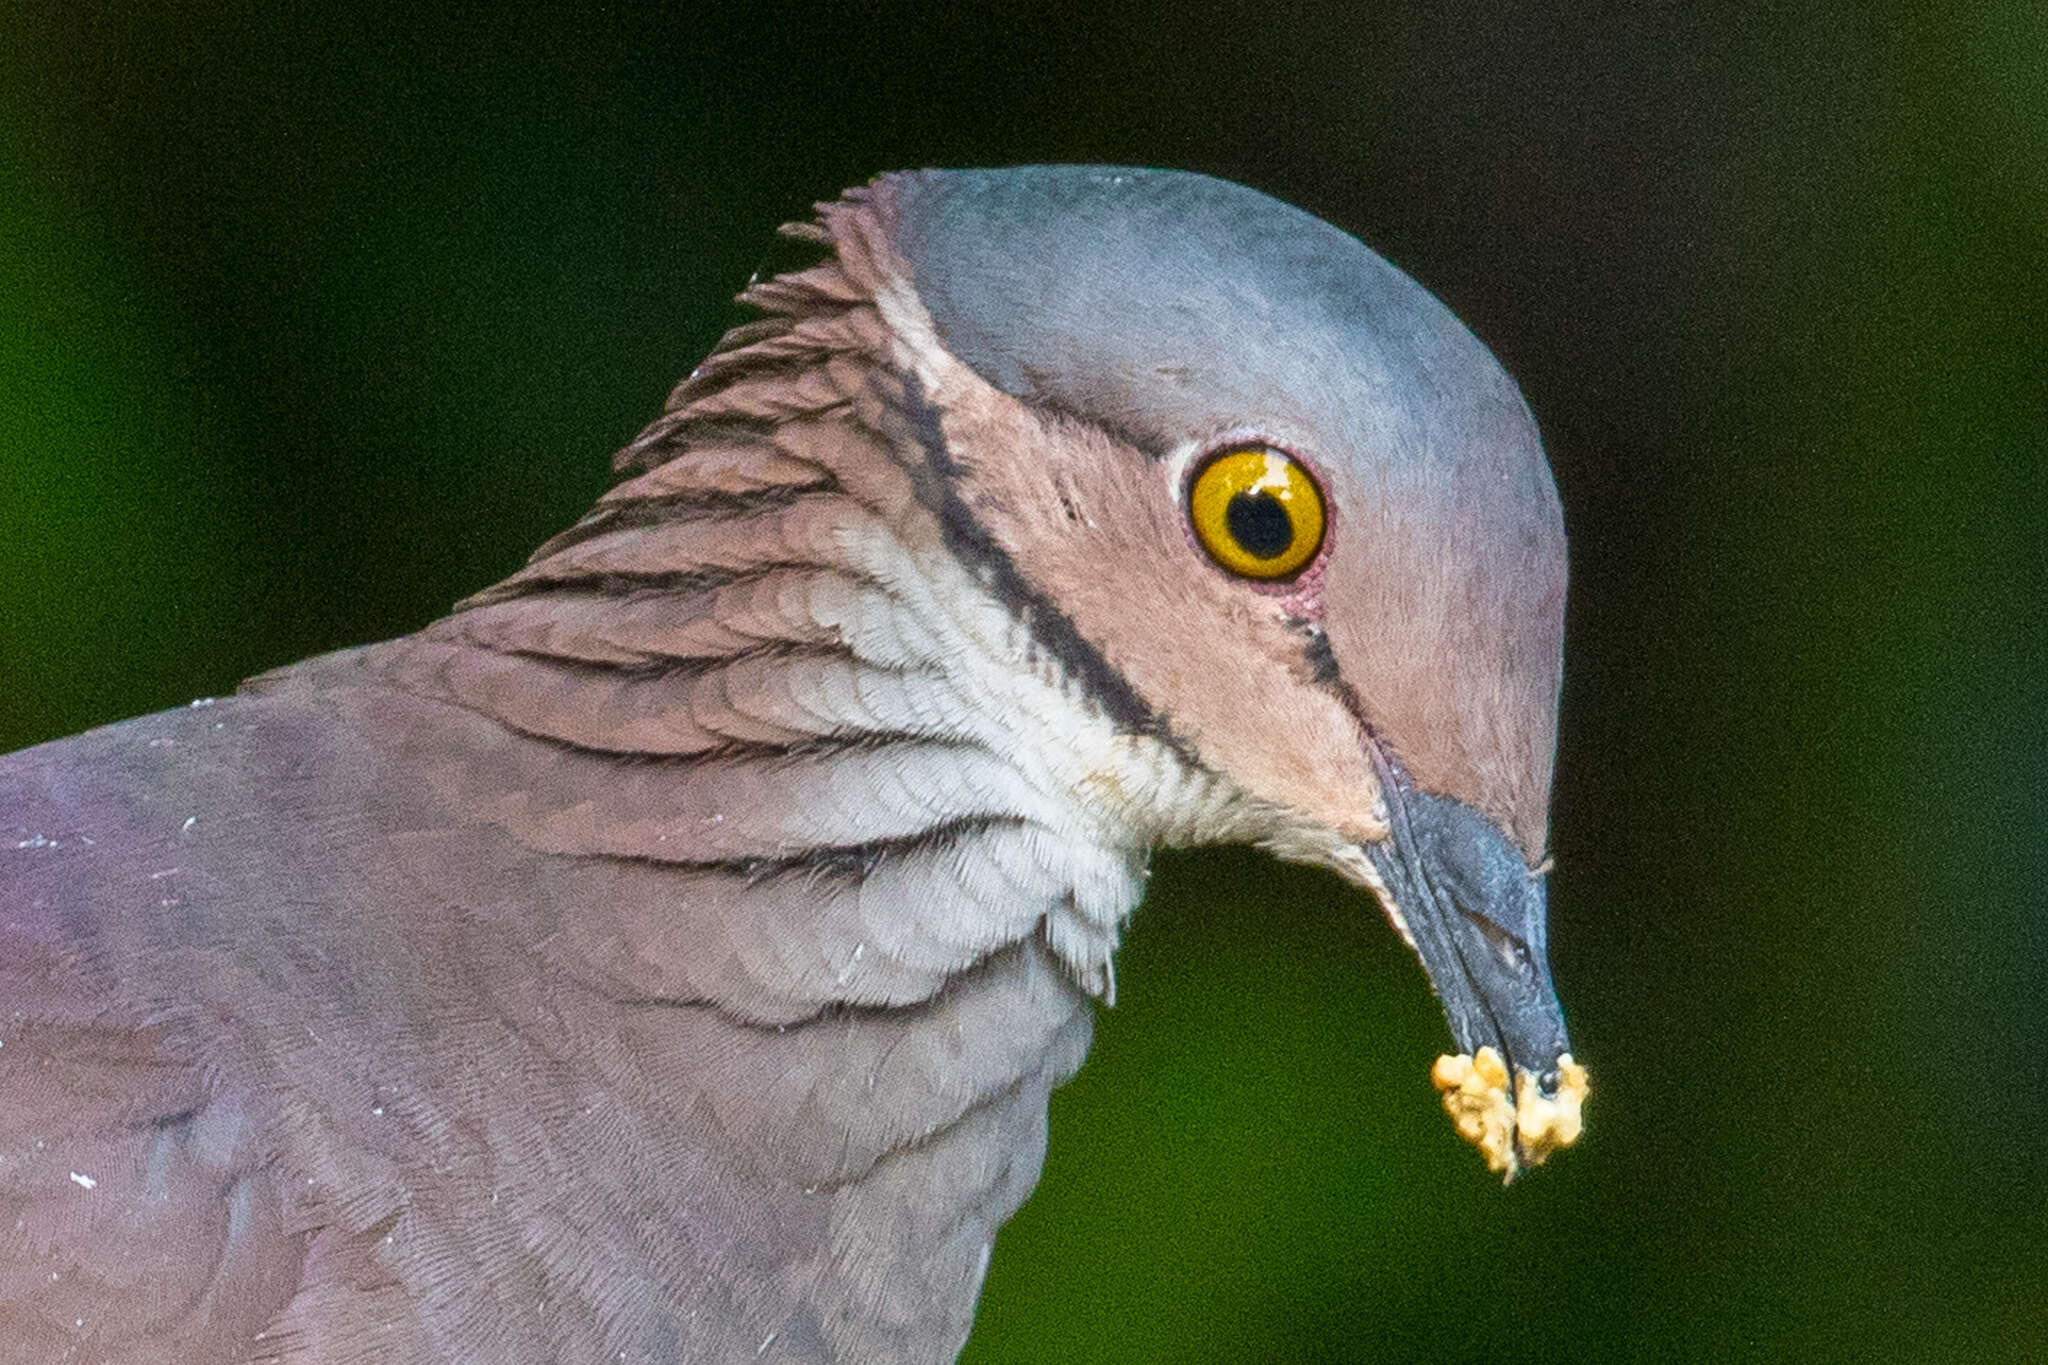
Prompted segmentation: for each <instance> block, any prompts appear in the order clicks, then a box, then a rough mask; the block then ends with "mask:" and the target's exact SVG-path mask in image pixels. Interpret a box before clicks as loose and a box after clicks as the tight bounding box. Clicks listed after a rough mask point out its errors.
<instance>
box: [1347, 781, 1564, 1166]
mask: <svg viewBox="0 0 2048 1365" xmlns="http://www.w3.org/2000/svg"><path fill="white" fill-rule="evenodd" d="M1382 775H1383V777H1386V778H1391V779H1392V781H1390V782H1387V783H1385V784H1384V786H1383V790H1384V791H1385V793H1386V797H1387V807H1388V815H1389V824H1390V825H1391V826H1392V831H1391V833H1390V835H1389V836H1388V837H1387V838H1385V839H1382V840H1379V841H1376V842H1374V843H1370V844H1366V845H1363V846H1361V847H1360V848H1359V849H1358V854H1357V856H1356V858H1355V860H1347V861H1351V862H1352V867H1351V868H1350V869H1348V870H1349V871H1351V873H1352V875H1353V877H1354V879H1355V880H1358V881H1361V882H1364V883H1365V884H1366V885H1368V886H1370V887H1371V888H1372V890H1373V891H1374V893H1375V894H1376V895H1378V897H1379V899H1380V903H1381V904H1382V905H1383V906H1384V907H1385V908H1386V911H1387V915H1388V917H1389V918H1390V919H1392V920H1393V922H1394V927H1395V928H1396V929H1397V930H1399V931H1400V933H1401V936H1402V937H1403V938H1405V939H1406V940H1407V941H1408V944H1409V946H1410V947H1412V948H1414V949H1415V952H1416V955H1417V956H1419V957H1420V958H1421V959H1422V966H1423V970H1425V971H1427V972H1428V973H1429V979H1430V983H1431V985H1433V986H1434V987H1435V988H1436V993H1437V996H1438V998H1439V999H1441V1000H1442V1001H1443V1006H1444V1013H1445V1014H1446V1015H1447V1016H1449V1019H1450V1025H1451V1036H1452V1037H1453V1038H1455V1039H1456V1040H1457V1044H1458V1048H1459V1050H1460V1055H1457V1056H1445V1057H1439V1058H1438V1059H1437V1063H1436V1067H1435V1068H1434V1070H1433V1072H1432V1079H1433V1080H1434V1081H1435V1083H1436V1086H1437V1088H1438V1089H1439V1090H1440V1091H1442V1092H1443V1094H1444V1109H1445V1111H1446V1112H1447V1113H1449V1114H1450V1116H1451V1120H1452V1122H1453V1123H1454V1124H1455V1125H1456V1127H1457V1129H1458V1132H1459V1134H1460V1135H1461V1136H1463V1137H1464V1138H1465V1139H1466V1140H1467V1141H1468V1142H1471V1143H1473V1144H1474V1145H1475V1146H1477V1147H1478V1148H1479V1150H1480V1152H1481V1153H1482V1154H1483V1155H1484V1156H1485V1157H1486V1161H1487V1165H1488V1166H1489V1167H1491V1168H1492V1169H1493V1170H1495V1171H1497V1172H1499V1173H1500V1174H1501V1175H1502V1176H1503V1177H1504V1178H1505V1179H1506V1180H1513V1179H1514V1177H1515V1175H1516V1173H1517V1172H1518V1171H1520V1170H1521V1169H1522V1168H1523V1167H1525V1166H1534V1165H1538V1164H1540V1163H1541V1162H1542V1161H1543V1160H1544V1158H1545V1157H1547V1156H1549V1154H1550V1153H1551V1152H1553V1151H1555V1150H1556V1149H1557V1148H1559V1147H1565V1146H1569V1145H1570V1144H1571V1143H1572V1142H1573V1141H1574V1140H1575V1139H1577V1137H1578V1135H1579V1129H1580V1126H1581V1125H1580V1106H1581V1105H1582V1103H1583V1102H1584V1100H1585V1096H1586V1090H1587V1085H1586V1069H1585V1068H1584V1067H1583V1066H1580V1065H1578V1064H1577V1063H1576V1062H1574V1061H1573V1060H1572V1055H1571V1041H1570V1039H1569V1038H1568V1037H1567V1036H1566V1033H1565V1026H1564V1010H1563V1007H1562V1006H1560V1005H1559V1004H1558V1000H1557V991H1556V989H1555V988H1554V987H1553V986H1552V985H1551V981H1550V966H1549V963H1548V961H1547V959H1546V956H1545V927H1544V924H1545V908H1546V897H1545V888H1544V880H1543V874H1542V871H1541V870H1540V869H1539V870H1538V871H1535V872H1531V871H1530V870H1529V868H1528V866H1527V865H1526V864H1525V863H1524V862H1523V861H1522V857H1521V855H1520V854H1519V853H1517V852H1516V850H1515V847H1514V845H1513V844H1512V843H1511V842H1510V841H1509V840H1508V838H1507V836H1506V835H1504V834H1503V833H1502V832H1501V831H1500V829H1499V828H1497V827H1496V826H1495V825H1494V824H1493V823H1492V822H1490V821H1489V820H1487V819H1486V818H1485V817H1484V816H1482V815H1480V814H1479V813H1478V812H1477V811H1475V810H1473V809H1472V808H1471V807H1470V806H1467V805H1465V804H1464V803H1463V802H1461V801H1456V800H1453V799H1451V798H1449V797H1443V796H1437V795H1433V794H1431V793H1428V792H1422V791H1418V790H1416V789H1415V788H1414V787H1413V786H1412V785H1410V784H1409V783H1408V781H1407V780H1406V774H1404V773H1401V772H1400V771H1399V770H1398V769H1392V768H1391V765H1390V767H1389V770H1386V771H1383V774H1382Z"/></svg>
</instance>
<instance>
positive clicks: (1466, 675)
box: [826, 167, 1585, 1178]
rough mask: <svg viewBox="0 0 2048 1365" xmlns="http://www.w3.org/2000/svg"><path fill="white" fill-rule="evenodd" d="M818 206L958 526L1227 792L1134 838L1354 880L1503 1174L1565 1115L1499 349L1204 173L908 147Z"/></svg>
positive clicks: (1529, 448)
mask: <svg viewBox="0 0 2048 1365" xmlns="http://www.w3.org/2000/svg"><path fill="white" fill-rule="evenodd" d="M826 221H827V223H828V224H830V225H831V226H832V228H833V231H834V233H835V235H836V236H838V237H839V238H841V239H842V240H844V239H849V238H854V237H858V238H859V239H860V241H861V243H862V249H864V250H865V251H866V252H867V253H868V255H869V258H870V259H871V260H872V261H873V262H874V271H875V277H876V288H877V297H878V300H879V302H880V306H881V309H882V312H883V315H884V317H885V318H886V319H887V321H888V323H889V325H890V329H891V332H892V335H893V337H894V345H895V348H896V351H897V354H898V360H899V363H900V364H901V365H902V366H903V367H904V368H905V369H906V370H907V371H908V372H910V373H911V374H913V375H914V376H915V377H916V379H917V381H918V383H919V385H920V388H921V392H922V394H923V396H924V399H925V401H927V402H928V403H930V404H931V405H932V407H933V409H934V410H935V412H936V414H937V418H936V425H937V428H938V430H937V431H936V432H935V433H934V435H933V436H932V439H933V440H935V441H940V442H942V443H943V446H944V449H945V452H946V462H947V469H946V473H945V478H946V481H947V487H946V489H945V497H946V499H947V507H948V516H949V517H950V522H951V526H952V531H953V538H954V540H955V541H956V542H959V543H961V545H962V547H963V548H964V549H965V550H966V552H968V553H971V554H975V555H979V556H981V557H983V558H984V559H985V560H987V561H988V562H991V563H999V564H1000V565H1001V566H1002V570H1003V573H1004V574H1005V575H1006V576H1007V577H1008V579H1009V580H1010V583H1009V586H1008V589H1007V590H1008V591H1009V592H1010V594H1011V596H1012V598H1013V601H1014V602H1015V603H1016V604H1017V605H1018V606H1019V607H1020V608H1021V609H1025V610H1035V611H1037V612H1038V613H1039V614H1040V618H1041V619H1040V620H1039V622H1038V625H1039V627H1040V629H1039V632H1038V633H1039V634H1040V635H1041V636H1042V637H1045V638H1049V639H1051V640H1052V641H1053V642H1054V647H1055V648H1056V649H1059V650H1063V651H1065V652H1066V653H1067V654H1068V655H1069V656H1070V657H1071V658H1072V659H1073V660H1074V661H1075V663H1076V666H1077V667H1079V668H1081V669H1083V670H1085V671H1086V672H1088V673H1089V674H1091V675H1093V676H1095V677H1097V678H1098V679H1099V686H1100V689H1101V691H1102V692H1103V694H1104V695H1105V697H1107V698H1108V699H1109V700H1111V701H1112V702H1113V703H1114V704H1115V705H1117V706H1118V707H1119V708H1120V709H1121V711H1122V712H1123V716H1122V719H1123V721H1124V722H1125V723H1126V724H1128V725H1130V726H1132V727H1134V728H1138V729H1150V730H1151V731H1153V732H1154V733H1156V734H1157V735H1159V736H1160V737H1161V738H1162V739H1163V740H1164V741H1165V742H1167V743H1170V744H1172V745H1173V746H1175V747H1176V748H1177V749H1178V750H1180V751H1181V752H1183V753H1184V754H1185V755H1186V756H1187V757H1188V758H1189V760H1190V761H1191V762H1192V763H1194V764H1196V765H1199V767H1200V768H1202V769H1203V770H1205V771H1207V772H1210V773H1213V774H1217V775H1220V776H1221V777H1222V778H1223V779H1225V780H1227V783H1228V784H1229V786H1230V787H1231V788H1232V789H1233V790H1235V791H1237V792H1239V793H1242V794H1243V795H1244V796H1246V797H1247V798H1249V800H1248V801H1246V802H1242V803H1238V804H1236V805H1233V806H1232V807H1231V808H1230V810H1229V812H1228V813H1227V814H1224V813H1212V814H1210V815H1209V816H1208V818H1207V819H1206V821H1205V820H1204V819H1203V818H1202V817H1201V816H1199V815H1195V816H1190V815H1188V814H1187V813H1186V812H1177V811H1175V810H1172V809H1167V810H1162V811H1159V812H1157V813H1156V816H1157V820H1158V823H1159V827H1160V832H1161V834H1162V836H1163V837H1164V838H1165V839H1167V840H1168V841H1174V840H1179V841H1190V842H1191V841H1199V840H1203V839H1209V838H1223V839H1244V838H1247V837H1248V838H1249V839H1250V840H1251V841H1252V842H1257V843H1259V844H1262V845H1264V846H1266V847H1268V848H1270V849H1272V850H1273V851H1274V852H1276V853H1278V854H1279V855H1280V856H1283V857H1287V858H1292V859H1297V860H1301V861H1306V862H1312V863H1318V864H1322V865H1325V866H1328V867H1331V868H1334V869H1335V870H1336V871H1337V872H1339V873H1340V874H1341V875H1343V876H1345V877H1346V878H1348V879H1350V880H1351V881H1353V882H1355V883H1357V884H1360V885H1363V886H1365V887H1368V888H1370V889H1371V891H1372V892H1373V894H1374V895H1376V896H1377V897H1378V899H1379V902H1380V904H1381V905H1382V907H1383V908H1384V909H1385V911H1386V913H1387V915H1388V916H1389V918H1390V919H1391V920H1392V922H1393V924H1394V926H1395V928H1396V929H1397V930H1398V931H1399V932H1400V934H1401V936H1402V937H1403V938H1404V939H1405V940H1406V941H1407V942H1408V943H1409V944H1410V945H1412V947H1413V948H1414V949H1415V951H1416V953H1417V954H1418V955H1419V956H1420V958H1421V960H1422V964H1423V966H1424V968H1425V970H1426V971H1427V972H1428V974H1429V977H1430V980H1431V982H1432V984H1433V985H1434V987H1435V989H1436V992H1437V994H1438V996H1439V997H1440V998H1441V999H1442V1002H1443V1004H1444V1008H1445V1011H1446V1013H1447V1015H1448V1017H1449V1022H1450V1027H1451V1032H1452V1035H1453V1037H1454V1039H1455V1040H1456V1043H1457V1045H1458V1052H1457V1054H1454V1055H1451V1056H1447V1057H1445V1058H1443V1059H1441V1060H1440V1062H1439V1064H1438V1066H1437V1068H1436V1072H1435V1079H1436V1082H1437V1085H1438V1087H1439V1088H1440V1089H1442V1090H1443V1091H1444V1092H1445V1104H1446V1108H1447V1109H1448V1110H1449V1111H1450V1112H1451V1114H1452V1117H1453V1119H1454V1120H1455V1121H1456V1122H1457V1123H1458V1126H1459V1128H1460V1131H1461V1132H1463V1133H1464V1134H1465V1136H1466V1137H1467V1138H1468V1139H1470V1140H1472V1141H1474V1142H1475V1143H1477V1144H1478V1145H1479V1146H1480V1147H1481V1149H1482V1151H1483V1152H1484V1153H1485V1154H1486V1156H1487V1158H1488V1160H1489V1162H1490V1163H1491V1164H1492V1165H1493V1166H1494V1168H1495V1169H1496V1170H1499V1171H1501V1172H1503V1173H1504V1174H1505V1175H1507V1176H1509V1177H1510V1178H1511V1177H1512V1176H1513V1174H1514V1173H1515V1171H1516V1170H1517V1169H1518V1168H1519V1167H1520V1166H1521V1165H1524V1164H1528V1163H1531V1162H1534V1161H1540V1160H1541V1159H1542V1158H1543V1156H1544V1155H1546V1154H1547V1153H1548V1152H1549V1151H1550V1150H1551V1149H1553V1148H1554V1147H1557V1146H1561V1145H1564V1144H1566V1143H1569V1142H1570V1141H1571V1140H1572V1139H1573V1138H1575V1137H1576V1136H1577V1132H1578V1126H1579V1103H1580V1101H1581V1099H1582V1098H1583V1095H1584V1093H1585V1073H1584V1069H1583V1068H1582V1067H1580V1066H1578V1065H1577V1064H1576V1063H1575V1062H1574V1061H1573V1059H1572V1056H1571V1052H1570V1044H1569V1042H1568V1039H1567V1035H1566V1031H1565V1024H1564V1017H1563V1013H1562V1010H1561V1008H1560V1006H1559V1004H1558V1000H1557V996H1556V993H1555V991H1554V989H1553V987H1552V984H1551V979H1550V974H1549V968H1548V965H1547V960H1546V947H1545V880H1544V877H1545V872H1546V870H1547V859H1546V855H1545V841H1546V829H1547V809H1548V803H1549V791H1550V780H1551V765H1552V756H1553V752H1554V747H1555V738H1556V717H1557V699H1558V689H1559V683H1560V675H1561V670H1562V654H1561V649H1562V637H1563V624H1564V620H1563V618H1564V599H1565V537H1564V527H1563V518H1562V514H1561V511H1560V508H1559V503H1558V498H1557V494H1556V490H1555V487H1554V485H1553V483H1552V481H1551V476H1550V471H1549V467H1548V465H1547V463H1546V461H1545V458H1544V455H1543V451H1542V447H1541V444H1540V442H1539V440H1538V437H1537V433H1536V428H1535V424H1534V422H1533V420H1532V418H1531V416H1530V414H1529V411H1528V408H1527V406H1526V405H1525V404H1524V402H1523V401H1522V398H1521V396H1520V393H1519V392H1518V390H1517V388H1516V386H1515V384H1514V383H1513V381H1512V380H1511V379H1510V378H1509V377H1508V375H1507V374H1506V373H1505V371H1504V370H1503V369H1502V368H1501V367H1500V365H1499V364H1498V363H1497V362H1496V361H1495V360H1494V358H1493V357H1492V356H1491V355H1490V354H1489V353H1488V352H1487V350H1486V348H1485V347H1484V346H1483V345H1481V344H1480V343H1479V341H1478V340H1476V339H1475V338H1474V337H1473V336H1472V334H1471V333H1470V332H1469V331H1467V330H1466V329H1465V327H1464V326H1463V325H1461V324H1460V323H1459V322H1458V320H1457V319H1456V318H1455V317H1453V316H1452V315H1451V313H1450V312H1449V310H1448V309H1446V308H1445V307H1444V306H1443V305H1442V304H1441V303H1439V302H1438V301H1437V300H1436V299H1435V298H1434V297H1433V296H1431V295H1430V294H1429V293H1428V292H1427V291H1425V290H1424V289H1423V288H1422V287H1421V286H1419V285H1417V284H1416V283H1415V282H1414V281H1412V280H1411V279H1409V278H1408V277H1407V276H1406V275H1404V274H1402V273H1401V272H1400V271H1399V270H1397V269H1395V268H1394V267H1393V266H1392V265H1390V264H1388V263H1387V262H1386V261H1384V260H1382V259H1381V258H1380V257H1379V256H1377V255H1376V254H1374V253H1373V252H1372V251H1370V250H1369V249H1367V248H1366V247H1365V246H1363V245H1362V244H1360V243H1359V242H1358V241H1357V240H1355V239H1354V238H1352V237H1350V236H1348V235H1347V234H1345V233H1343V232H1341V231H1339V230H1338V229H1336V228H1334V227H1331V226H1330V225H1328V224H1326V223H1324V222H1322V221H1321V220H1319V219H1317V218H1314V217H1312V216H1311V215H1309V214H1307V213H1304V212H1301V211H1300V210H1297V209H1294V208H1291V207H1288V206H1287V205H1284V204H1281V203H1279V202H1277V201H1275V200H1273V199H1270V198H1268V197H1267V196H1265V195H1262V194H1259V193H1257V192H1255V191H1252V190H1249V189H1246V188H1243V187H1241V186H1237V185H1232V184H1229V183H1226V182H1222V181H1217V180H1213V179H1209V178H1207V177H1202V176H1197V175H1190V174H1184V173H1173V172H1155V171H1142V170H1120V169H1107V168H1085V167H1040V168H1024V169H1016V170H1007V171H993V172H930V173H916V174H906V175H898V176H889V177H884V178H883V179H881V180H880V181H878V182H876V184H875V185H874V186H873V187H871V188H870V190H868V191H867V192H866V193H864V194H861V195H860V196H858V197H857V198H856V199H855V200H853V201H850V202H846V203H842V204H840V205H837V206H828V207H827V209H826ZM970 542H971V543H970ZM1055 618H1056V619H1055Z"/></svg>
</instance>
